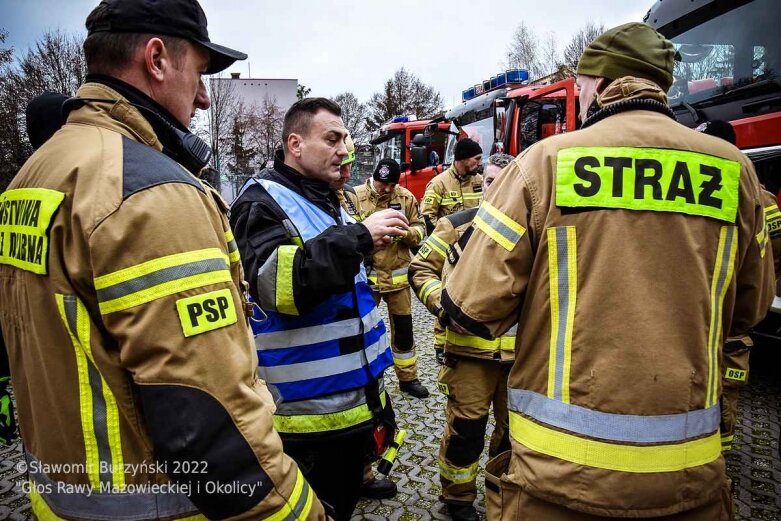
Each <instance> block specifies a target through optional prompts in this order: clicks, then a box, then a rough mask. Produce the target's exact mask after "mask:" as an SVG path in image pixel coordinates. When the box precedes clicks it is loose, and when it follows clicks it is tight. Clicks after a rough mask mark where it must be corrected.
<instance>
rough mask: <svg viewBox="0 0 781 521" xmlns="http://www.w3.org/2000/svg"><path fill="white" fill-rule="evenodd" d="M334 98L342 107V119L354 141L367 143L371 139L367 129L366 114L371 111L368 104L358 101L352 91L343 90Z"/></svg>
mask: <svg viewBox="0 0 781 521" xmlns="http://www.w3.org/2000/svg"><path fill="white" fill-rule="evenodd" d="M332 99H333V100H334V101H335V102H336V103H337V104H338V105H339V106H340V107H342V120H343V121H344V125H345V126H346V127H347V130H349V131H350V136H352V138H353V141H354V142H355V143H366V142H367V141H368V140H369V131H368V130H366V116H367V115H368V113H369V112H368V109H367V107H366V104H365V103H361V102H360V101H358V98H357V97H356V96H355V94H353V93H352V92H342V93H340V94H337V95H336V96H334V97H333V98H332Z"/></svg>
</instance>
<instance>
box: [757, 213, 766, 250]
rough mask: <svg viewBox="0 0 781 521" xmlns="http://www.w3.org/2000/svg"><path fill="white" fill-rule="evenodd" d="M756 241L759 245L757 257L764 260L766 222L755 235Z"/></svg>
mask: <svg viewBox="0 0 781 521" xmlns="http://www.w3.org/2000/svg"><path fill="white" fill-rule="evenodd" d="M756 239H757V244H758V245H759V256H760V257H762V258H764V257H765V250H766V248H767V240H768V234H767V221H765V225H764V226H763V227H762V230H761V231H760V232H759V233H758V234H757V235H756Z"/></svg>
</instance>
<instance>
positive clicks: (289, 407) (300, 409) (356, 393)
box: [274, 376, 385, 416]
mask: <svg viewBox="0 0 781 521" xmlns="http://www.w3.org/2000/svg"><path fill="white" fill-rule="evenodd" d="M377 381H378V383H379V392H380V394H382V393H383V392H384V391H385V381H384V380H383V378H382V376H380V378H379V379H378V380H377ZM365 403H366V391H365V390H364V389H355V390H353V391H345V392H343V393H336V394H331V395H328V396H320V397H317V398H308V399H306V400H296V401H294V402H282V403H280V404H278V405H277V412H276V413H274V414H276V415H277V416H302V415H306V414H328V413H331V412H341V411H346V410H349V409H354V408H356V407H358V406H359V405H363V404H365Z"/></svg>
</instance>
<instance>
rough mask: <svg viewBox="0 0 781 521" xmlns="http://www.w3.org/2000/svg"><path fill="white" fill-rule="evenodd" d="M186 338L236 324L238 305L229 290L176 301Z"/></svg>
mask: <svg viewBox="0 0 781 521" xmlns="http://www.w3.org/2000/svg"><path fill="white" fill-rule="evenodd" d="M176 310H177V312H178V313H179V321H180V322H181V323H182V331H183V332H184V336H186V337H191V336H195V335H200V334H201V333H206V332H207V331H213V330H215V329H219V328H221V327H225V326H230V325H231V324H235V323H236V320H237V319H236V305H235V304H234V303H233V295H231V291H230V290H229V289H221V290H217V291H212V292H209V293H204V294H203V295H195V296H194V297H187V298H183V299H179V300H177V301H176Z"/></svg>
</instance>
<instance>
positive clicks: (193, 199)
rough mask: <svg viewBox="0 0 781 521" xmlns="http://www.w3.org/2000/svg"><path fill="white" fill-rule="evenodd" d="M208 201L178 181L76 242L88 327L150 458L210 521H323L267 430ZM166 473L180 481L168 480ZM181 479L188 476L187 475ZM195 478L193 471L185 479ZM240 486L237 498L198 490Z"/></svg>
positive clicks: (220, 234)
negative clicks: (115, 364) (121, 379)
mask: <svg viewBox="0 0 781 521" xmlns="http://www.w3.org/2000/svg"><path fill="white" fill-rule="evenodd" d="M214 204H215V203H214V201H213V200H211V197H210V196H209V194H208V193H202V192H201V191H199V190H198V189H197V188H195V187H193V186H191V185H188V184H182V183H169V184H162V185H158V186H155V187H152V188H149V189H146V190H143V191H141V192H138V193H135V194H134V195H132V196H131V197H130V198H128V199H127V200H125V201H124V202H123V203H122V204H121V205H120V206H119V208H117V209H116V210H115V211H114V212H113V213H111V214H110V215H108V217H106V218H105V219H104V220H103V221H102V222H100V223H98V224H97V226H96V227H95V228H94V230H93V231H91V233H90V234H89V236H88V237H87V241H88V244H89V250H90V255H91V269H92V271H93V273H92V277H93V279H94V286H95V290H96V291H97V300H98V302H97V303H95V308H96V309H99V313H100V317H98V322H99V323H101V324H102V326H101V327H103V328H105V330H107V332H108V334H109V335H110V336H111V337H112V338H113V339H115V341H116V351H117V356H118V357H119V359H120V361H121V364H122V365H123V366H124V367H125V368H126V369H127V371H128V373H129V374H130V375H132V381H128V383H127V384H128V385H133V386H135V387H136V388H137V393H138V396H139V399H140V401H141V405H142V408H143V411H144V416H143V418H136V419H135V421H136V422H137V423H138V425H139V428H143V429H146V430H148V432H149V435H150V437H151V439H152V442H153V450H154V455H155V458H156V459H157V460H158V461H160V462H162V463H164V464H165V465H166V468H167V470H166V472H167V473H168V475H169V477H170V478H171V479H172V480H173V481H175V482H176V483H179V484H188V485H189V487H190V488H191V490H192V493H191V496H190V499H191V501H192V502H193V503H194V504H195V506H196V507H198V509H199V510H200V511H201V512H202V513H203V514H204V515H206V516H207V517H208V518H211V519H261V518H266V517H267V516H272V515H274V516H277V517H278V518H280V519H283V518H284V519H312V520H314V519H325V513H324V510H323V507H322V505H321V503H320V502H319V501H318V499H317V498H316V497H315V494H314V492H313V491H312V489H311V488H310V487H309V485H308V483H307V482H306V480H305V479H304V477H303V475H302V474H301V472H300V471H299V469H298V467H297V466H296V464H295V462H294V461H293V460H292V459H291V458H290V457H288V456H286V455H285V454H284V453H283V451H282V443H281V440H280V438H279V436H278V435H277V433H276V432H275V431H274V428H273V413H274V410H275V408H274V404H273V401H272V398H271V395H270V393H269V392H268V390H267V389H266V386H265V384H264V383H263V382H262V381H261V380H259V379H258V378H257V376H256V368H257V355H256V353H255V349H254V345H253V343H252V338H251V334H250V331H249V329H248V326H247V321H246V319H245V317H244V313H243V309H242V307H243V306H242V298H241V295H240V292H239V289H238V284H239V281H238V280H236V277H235V272H234V274H233V275H232V273H231V271H230V262H231V261H234V262H235V261H236V260H238V252H237V251H235V250H234V251H232V247H231V246H229V242H228V241H227V240H226V231H227V229H226V226H227V224H226V222H225V220H224V216H223V215H222V214H221V213H220V212H219V211H218V210H217V209H216V208H215V207H214ZM177 469H178V470H179V471H180V472H177ZM188 469H189V470H188ZM194 469H197V471H198V472H194ZM210 484H211V486H214V485H215V484H223V485H230V484H240V485H241V486H242V488H240V489H239V491H238V492H237V493H227V492H226V493H220V492H214V491H213V489H212V488H210V486H209V485H210Z"/></svg>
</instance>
